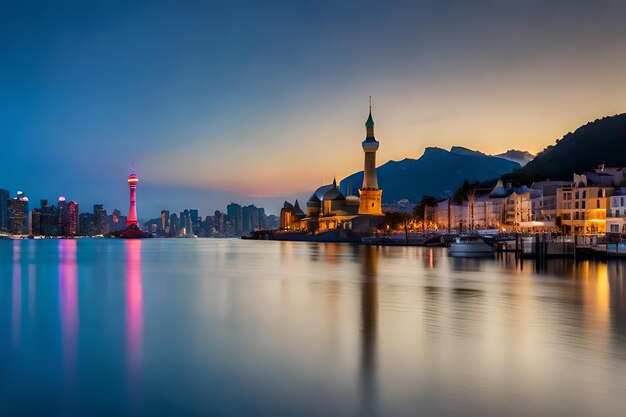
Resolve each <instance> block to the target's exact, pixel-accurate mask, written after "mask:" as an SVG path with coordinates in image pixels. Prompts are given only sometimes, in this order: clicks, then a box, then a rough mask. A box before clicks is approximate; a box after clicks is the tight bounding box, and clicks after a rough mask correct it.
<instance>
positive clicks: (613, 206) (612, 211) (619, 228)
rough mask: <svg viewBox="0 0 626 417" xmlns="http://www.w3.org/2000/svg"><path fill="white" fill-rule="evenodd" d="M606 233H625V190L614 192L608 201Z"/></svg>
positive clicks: (620, 189)
mask: <svg viewBox="0 0 626 417" xmlns="http://www.w3.org/2000/svg"><path fill="white" fill-rule="evenodd" d="M606 232H607V233H611V234H625V233H626V188H624V187H621V188H619V189H617V190H615V194H614V195H613V196H611V197H610V199H609V208H608V210H607V218H606Z"/></svg>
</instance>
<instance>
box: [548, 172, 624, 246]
mask: <svg viewBox="0 0 626 417" xmlns="http://www.w3.org/2000/svg"><path fill="white" fill-rule="evenodd" d="M612 194H613V187H612V186H604V185H592V184H591V183H590V182H589V180H588V177H587V176H586V175H585V174H583V175H576V174H574V181H573V186H571V187H562V188H559V189H557V193H556V202H557V223H560V226H561V229H562V230H563V232H564V233H577V234H604V233H606V213H607V208H608V206H609V198H608V197H610V196H611V195H612Z"/></svg>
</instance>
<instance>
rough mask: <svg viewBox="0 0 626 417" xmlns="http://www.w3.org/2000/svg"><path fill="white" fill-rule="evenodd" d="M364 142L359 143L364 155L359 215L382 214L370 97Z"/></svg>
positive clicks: (376, 143) (377, 145) (376, 145)
mask: <svg viewBox="0 0 626 417" xmlns="http://www.w3.org/2000/svg"><path fill="white" fill-rule="evenodd" d="M365 130H366V135H365V140H364V141H363V142H362V143H361V145H362V146H363V152H364V153H365V161H364V167H363V187H362V188H361V189H360V190H359V195H360V196H361V203H360V205H359V214H374V215H381V214H383V208H382V194H383V192H382V190H379V189H378V178H377V176H376V151H377V150H378V147H379V145H380V144H379V143H378V141H377V140H376V138H375V137H374V119H373V118H372V97H371V96H370V113H369V117H368V118H367V121H366V122H365Z"/></svg>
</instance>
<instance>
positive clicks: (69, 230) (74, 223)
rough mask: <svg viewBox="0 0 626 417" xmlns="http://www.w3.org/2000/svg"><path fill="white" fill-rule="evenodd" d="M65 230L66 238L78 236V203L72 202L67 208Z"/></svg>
mask: <svg viewBox="0 0 626 417" xmlns="http://www.w3.org/2000/svg"><path fill="white" fill-rule="evenodd" d="M64 226H65V229H64V230H63V235H64V236H76V235H78V227H79V221H78V203H77V202H76V201H73V200H72V201H70V202H69V203H67V204H66V206H65V221H64Z"/></svg>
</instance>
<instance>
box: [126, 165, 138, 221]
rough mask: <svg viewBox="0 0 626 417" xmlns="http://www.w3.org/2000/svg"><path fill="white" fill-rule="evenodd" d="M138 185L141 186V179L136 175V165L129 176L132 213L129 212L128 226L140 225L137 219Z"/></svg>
mask: <svg viewBox="0 0 626 417" xmlns="http://www.w3.org/2000/svg"><path fill="white" fill-rule="evenodd" d="M137 184H139V178H138V177H137V175H135V165H134V164H133V168H132V172H131V174H130V175H129V176H128V187H129V188H130V211H129V212H128V219H127V220H126V226H130V225H131V224H136V225H138V224H139V220H138V219H137Z"/></svg>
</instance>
